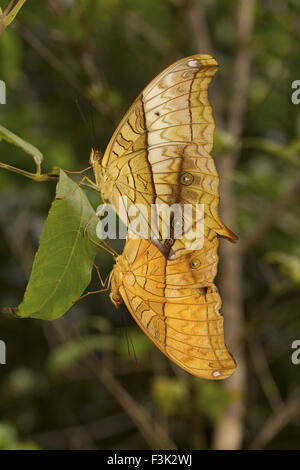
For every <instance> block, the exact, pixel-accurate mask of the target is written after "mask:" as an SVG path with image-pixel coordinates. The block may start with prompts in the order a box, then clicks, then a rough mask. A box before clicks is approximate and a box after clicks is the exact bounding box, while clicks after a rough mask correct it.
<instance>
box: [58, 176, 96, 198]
mask: <svg viewBox="0 0 300 470" xmlns="http://www.w3.org/2000/svg"><path fill="white" fill-rule="evenodd" d="M84 181H88V182H89V183H90V184H91V185H92V186H94V187H95V188H97V189H99V188H98V186H97V185H96V183H94V181H92V180H91V179H90V178H88V177H87V176H84V177H83V178H82V179H81V180H80V182H79V183H78V184H77V186H76V188H75V189H73V191H72V192H71V193H69V194H67V195H66V196H62V197H56V198H55V199H56V200H60V199H66V198H68V197H70V196H72V195H73V194H74V193H75V192H76V191H77V189H78V188H79V187H80V186H81V185H82V183H83V182H84Z"/></svg>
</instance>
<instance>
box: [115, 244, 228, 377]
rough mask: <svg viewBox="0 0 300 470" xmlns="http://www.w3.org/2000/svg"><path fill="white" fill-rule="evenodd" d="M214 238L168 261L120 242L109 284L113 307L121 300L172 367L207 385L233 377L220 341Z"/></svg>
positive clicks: (150, 248)
mask: <svg viewBox="0 0 300 470" xmlns="http://www.w3.org/2000/svg"><path fill="white" fill-rule="evenodd" d="M218 243H219V242H218V238H217V236H216V235H215V236H214V237H213V238H212V240H208V239H205V242H204V246H203V248H202V249H201V250H198V251H193V252H190V253H187V254H186V255H183V256H181V257H180V258H177V259H173V260H169V259H167V258H166V257H165V256H164V255H163V253H162V252H161V251H160V250H159V248H158V247H157V246H155V245H154V244H153V243H151V241H150V240H146V239H141V238H133V237H131V236H129V237H128V238H127V240H126V244H125V247H124V251H123V253H122V254H121V255H120V256H118V257H117V259H116V264H115V265H114V267H113V270H112V272H111V276H110V280H109V284H110V287H111V292H110V299H111V300H112V302H113V303H114V305H115V306H116V307H118V306H119V305H120V304H121V303H122V302H123V301H124V302H125V304H126V306H127V308H128V310H129V312H130V313H131V315H132V317H133V318H134V320H135V321H136V322H137V324H138V325H139V326H140V328H141V329H142V330H143V331H144V332H145V333H146V335H147V336H148V337H149V338H150V339H151V340H152V341H153V343H154V344H155V345H156V346H157V347H158V348H159V349H160V350H161V351H162V352H163V353H164V354H165V355H166V356H167V357H168V358H169V359H171V360H172V361H173V362H174V363H175V364H177V365H178V366H179V367H181V368H182V369H184V370H186V371H187V372H189V373H190V374H193V375H195V376H197V377H201V378H204V379H211V380H220V379H225V378H227V377H229V376H230V375H232V374H233V372H234V370H235V368H236V364H235V362H234V359H233V358H232V356H231V354H230V353H229V351H228V349H227V348H226V345H225V342H224V330H223V316H222V315H221V314H220V313H219V310H220V307H221V298H220V295H219V293H218V291H217V288H216V286H215V285H214V283H213V281H214V278H215V275H216V272H217V263H218V255H217V248H218Z"/></svg>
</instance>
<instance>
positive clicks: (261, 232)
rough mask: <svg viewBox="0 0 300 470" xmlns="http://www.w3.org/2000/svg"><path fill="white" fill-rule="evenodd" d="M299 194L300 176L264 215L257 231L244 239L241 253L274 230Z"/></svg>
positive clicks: (240, 248)
mask: <svg viewBox="0 0 300 470" xmlns="http://www.w3.org/2000/svg"><path fill="white" fill-rule="evenodd" d="M299 194H300V175H298V176H297V177H296V178H295V179H294V183H293V184H292V185H291V187H290V189H289V190H288V191H287V192H286V193H285V194H284V195H283V196H282V197H281V199H279V201H277V202H276V203H275V204H273V205H272V207H271V208H270V210H269V211H268V212H267V213H266V214H265V215H264V217H263V220H262V221H261V222H260V223H259V224H258V225H257V226H256V228H255V230H254V231H253V232H252V233H250V235H248V236H247V237H246V238H244V240H243V241H242V242H241V243H240V246H239V251H240V252H243V253H245V252H246V251H249V250H250V249H251V248H253V247H254V246H255V245H256V244H257V243H258V242H259V241H260V240H261V239H262V238H263V237H264V236H265V235H266V233H267V232H268V231H269V230H270V229H271V228H272V226H273V225H274V224H275V223H276V220H278V217H279V216H280V214H281V213H282V212H283V211H284V210H285V209H286V208H287V207H288V206H289V205H290V204H291V203H292V202H293V201H294V200H295V199H296V197H297V196H298V195H299Z"/></svg>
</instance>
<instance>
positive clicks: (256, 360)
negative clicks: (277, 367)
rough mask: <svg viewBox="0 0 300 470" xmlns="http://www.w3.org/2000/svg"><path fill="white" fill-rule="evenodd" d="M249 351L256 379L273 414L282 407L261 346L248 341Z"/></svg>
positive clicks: (256, 342) (255, 342)
mask: <svg viewBox="0 0 300 470" xmlns="http://www.w3.org/2000/svg"><path fill="white" fill-rule="evenodd" d="M249 349H250V354H251V358H252V362H253V365H254V368H255V370H256V374H257V377H258V378H259V381H260V383H261V386H262V389H263V391H264V393H265V395H266V397H267V399H268V401H269V403H270V406H271V408H272V410H273V411H274V412H276V411H278V409H279V408H280V407H281V406H283V401H282V399H281V396H280V392H279V390H278V387H277V385H276V382H275V380H274V378H273V375H272V373H271V371H270V367H269V364H268V361H267V358H266V355H265V351H264V349H263V347H262V345H261V344H260V343H259V342H258V341H257V340H254V339H253V340H252V341H251V340H250V341H249Z"/></svg>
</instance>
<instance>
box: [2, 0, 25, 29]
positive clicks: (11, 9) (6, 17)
mask: <svg viewBox="0 0 300 470" xmlns="http://www.w3.org/2000/svg"><path fill="white" fill-rule="evenodd" d="M25 2H26V0H18V1H17V3H16V2H15V0H12V1H11V2H10V3H9V4H8V7H7V8H6V9H5V11H4V12H3V13H2V10H1V8H0V34H1V33H2V32H3V31H4V30H5V28H6V27H7V26H8V25H10V23H11V22H12V21H13V20H14V19H15V17H16V15H17V14H18V12H19V11H20V9H21V8H22V6H23V5H24V3H25Z"/></svg>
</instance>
